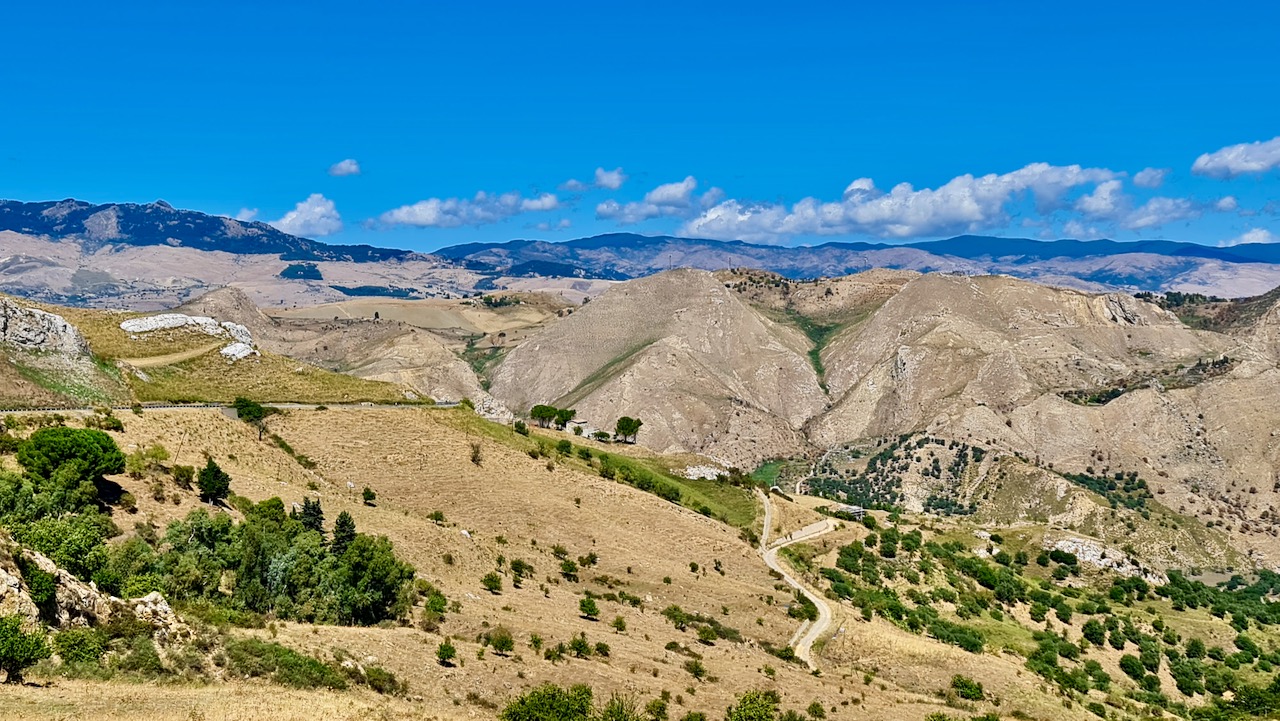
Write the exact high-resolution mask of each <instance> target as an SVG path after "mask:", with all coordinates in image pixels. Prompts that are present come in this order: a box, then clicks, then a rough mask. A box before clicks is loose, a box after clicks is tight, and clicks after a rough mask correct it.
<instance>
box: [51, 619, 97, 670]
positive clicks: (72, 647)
mask: <svg viewBox="0 0 1280 721" xmlns="http://www.w3.org/2000/svg"><path fill="white" fill-rule="evenodd" d="M53 647H54V648H55V649H56V650H57V651H58V656H60V657H61V658H62V661H63V663H97V662H98V660H99V659H101V658H102V654H104V653H106V652H107V639H106V637H105V636H104V635H103V634H102V632H100V631H98V630H97V629H92V628H71V629H67V630H65V631H59V632H58V633H57V635H55V636H54V637H53Z"/></svg>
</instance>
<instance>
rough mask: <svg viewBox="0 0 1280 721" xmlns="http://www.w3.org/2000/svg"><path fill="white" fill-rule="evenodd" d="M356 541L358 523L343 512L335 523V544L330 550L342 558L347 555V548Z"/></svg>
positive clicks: (330, 546) (332, 544) (331, 544)
mask: <svg viewBox="0 0 1280 721" xmlns="http://www.w3.org/2000/svg"><path fill="white" fill-rule="evenodd" d="M355 539H356V522H355V521H354V520H352V518H351V514H350V513H347V512H346V511H343V512H342V513H339V514H338V520H336V521H334V522H333V542H332V543H330V544H329V550H330V551H332V552H333V555H335V556H341V555H342V554H344V553H346V551H347V546H349V545H351V542H352V541H354V540H355Z"/></svg>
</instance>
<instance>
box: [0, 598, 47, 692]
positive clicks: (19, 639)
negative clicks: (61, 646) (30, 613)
mask: <svg viewBox="0 0 1280 721" xmlns="http://www.w3.org/2000/svg"><path fill="white" fill-rule="evenodd" d="M49 656H50V651H49V644H47V643H45V640H44V634H42V633H39V632H35V633H24V632H23V631H22V617H21V616H19V615H17V614H14V615H12V616H5V617H3V618H0V671H4V672H5V681H6V683H20V682H21V681H22V672H23V670H24V669H26V668H28V667H30V666H32V665H34V664H35V663H36V662H37V661H39V660H41V659H45V658H49Z"/></svg>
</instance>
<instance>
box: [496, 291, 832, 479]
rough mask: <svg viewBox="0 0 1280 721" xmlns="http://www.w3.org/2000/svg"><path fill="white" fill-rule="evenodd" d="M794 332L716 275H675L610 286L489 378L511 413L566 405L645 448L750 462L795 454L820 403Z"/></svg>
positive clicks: (802, 345)
mask: <svg viewBox="0 0 1280 721" xmlns="http://www.w3.org/2000/svg"><path fill="white" fill-rule="evenodd" d="M807 351H808V343H807V341H806V339H805V338H804V337H803V336H802V335H801V334H800V333H799V332H797V331H796V330H794V329H792V328H788V327H785V326H782V325H779V324H776V323H773V322H772V321H769V320H768V319H766V318H764V317H763V316H761V315H760V314H759V313H758V312H756V311H755V310H754V309H752V308H751V307H750V306H749V305H748V304H747V303H745V302H744V301H743V300H742V299H740V298H739V297H738V296H737V295H736V294H735V293H733V292H732V291H730V290H728V289H727V288H725V287H724V285H723V284H721V283H720V282H719V281H718V280H717V279H716V278H715V276H714V275H712V274H711V273H708V272H703V271H694V270H679V271H672V272H669V273H662V274H659V275H656V276H652V277H649V278H644V279H640V280H636V281H631V282H629V283H625V284H622V285H619V286H616V287H614V288H612V289H611V290H609V291H608V292H607V293H605V294H604V295H602V296H601V297H600V298H598V299H596V300H595V301H592V302H591V303H590V304H588V305H586V306H584V307H582V308H581V309H580V310H579V311H577V312H575V313H574V314H572V315H571V316H568V317H567V318H564V319H563V320H561V321H559V322H558V323H556V324H555V325H553V326H551V327H549V328H547V329H546V330H545V331H543V332H541V333H539V334H537V335H535V336H533V337H532V338H530V339H529V340H527V341H526V342H525V343H524V344H522V345H521V346H520V347H518V348H516V349H515V350H513V351H512V352H511V353H510V355H508V356H507V358H506V360H505V361H503V363H502V365H501V366H500V367H499V369H498V370H497V371H496V373H495V374H494V377H493V385H492V392H493V394H494V396H496V397H497V398H498V399H500V400H501V401H503V402H504V403H505V404H507V406H508V407H509V408H512V409H518V410H520V411H521V412H527V410H528V408H529V407H531V406H532V405H534V404H537V403H553V404H556V405H558V406H564V407H573V408H575V409H576V410H577V411H578V415H579V417H581V418H585V419H587V420H588V423H590V424H592V425H594V426H596V427H599V428H605V429H610V430H611V429H612V427H613V422H614V420H615V419H616V418H618V417H619V416H620V415H631V416H639V417H640V418H642V419H643V420H644V422H645V430H644V436H645V443H646V444H647V445H649V446H650V447H652V448H655V449H660V450H690V451H696V452H700V453H705V454H707V455H709V456H712V457H714V458H716V459H718V460H721V461H722V462H725V463H730V464H743V465H746V464H749V463H750V462H751V461H752V460H754V459H758V458H761V457H767V456H772V455H783V454H788V453H793V452H795V451H797V450H800V449H801V448H803V447H804V440H803V437H802V435H801V433H800V427H801V426H802V425H803V423H804V422H805V420H806V419H808V418H809V417H811V416H813V415H814V414H815V413H817V412H819V411H821V410H822V409H823V408H824V407H825V404H826V396H825V394H824V393H823V391H822V389H821V387H819V385H818V378H817V374H816V372H815V371H814V369H813V367H812V366H811V365H810V363H809V361H808V359H807V358H806V353H807Z"/></svg>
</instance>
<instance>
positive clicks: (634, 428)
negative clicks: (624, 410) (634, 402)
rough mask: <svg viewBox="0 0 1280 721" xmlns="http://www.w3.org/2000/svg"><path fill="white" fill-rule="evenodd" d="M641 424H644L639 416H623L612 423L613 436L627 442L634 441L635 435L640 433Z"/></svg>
mask: <svg viewBox="0 0 1280 721" xmlns="http://www.w3.org/2000/svg"><path fill="white" fill-rule="evenodd" d="M642 425H644V422H643V421H641V420H640V419H639V418H632V417H631V416H623V417H621V418H619V419H618V422H617V423H616V424H615V425H614V427H613V436H614V437H615V438H619V439H621V440H623V441H625V442H627V443H635V442H636V436H637V435H639V434H640V426H642Z"/></svg>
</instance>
